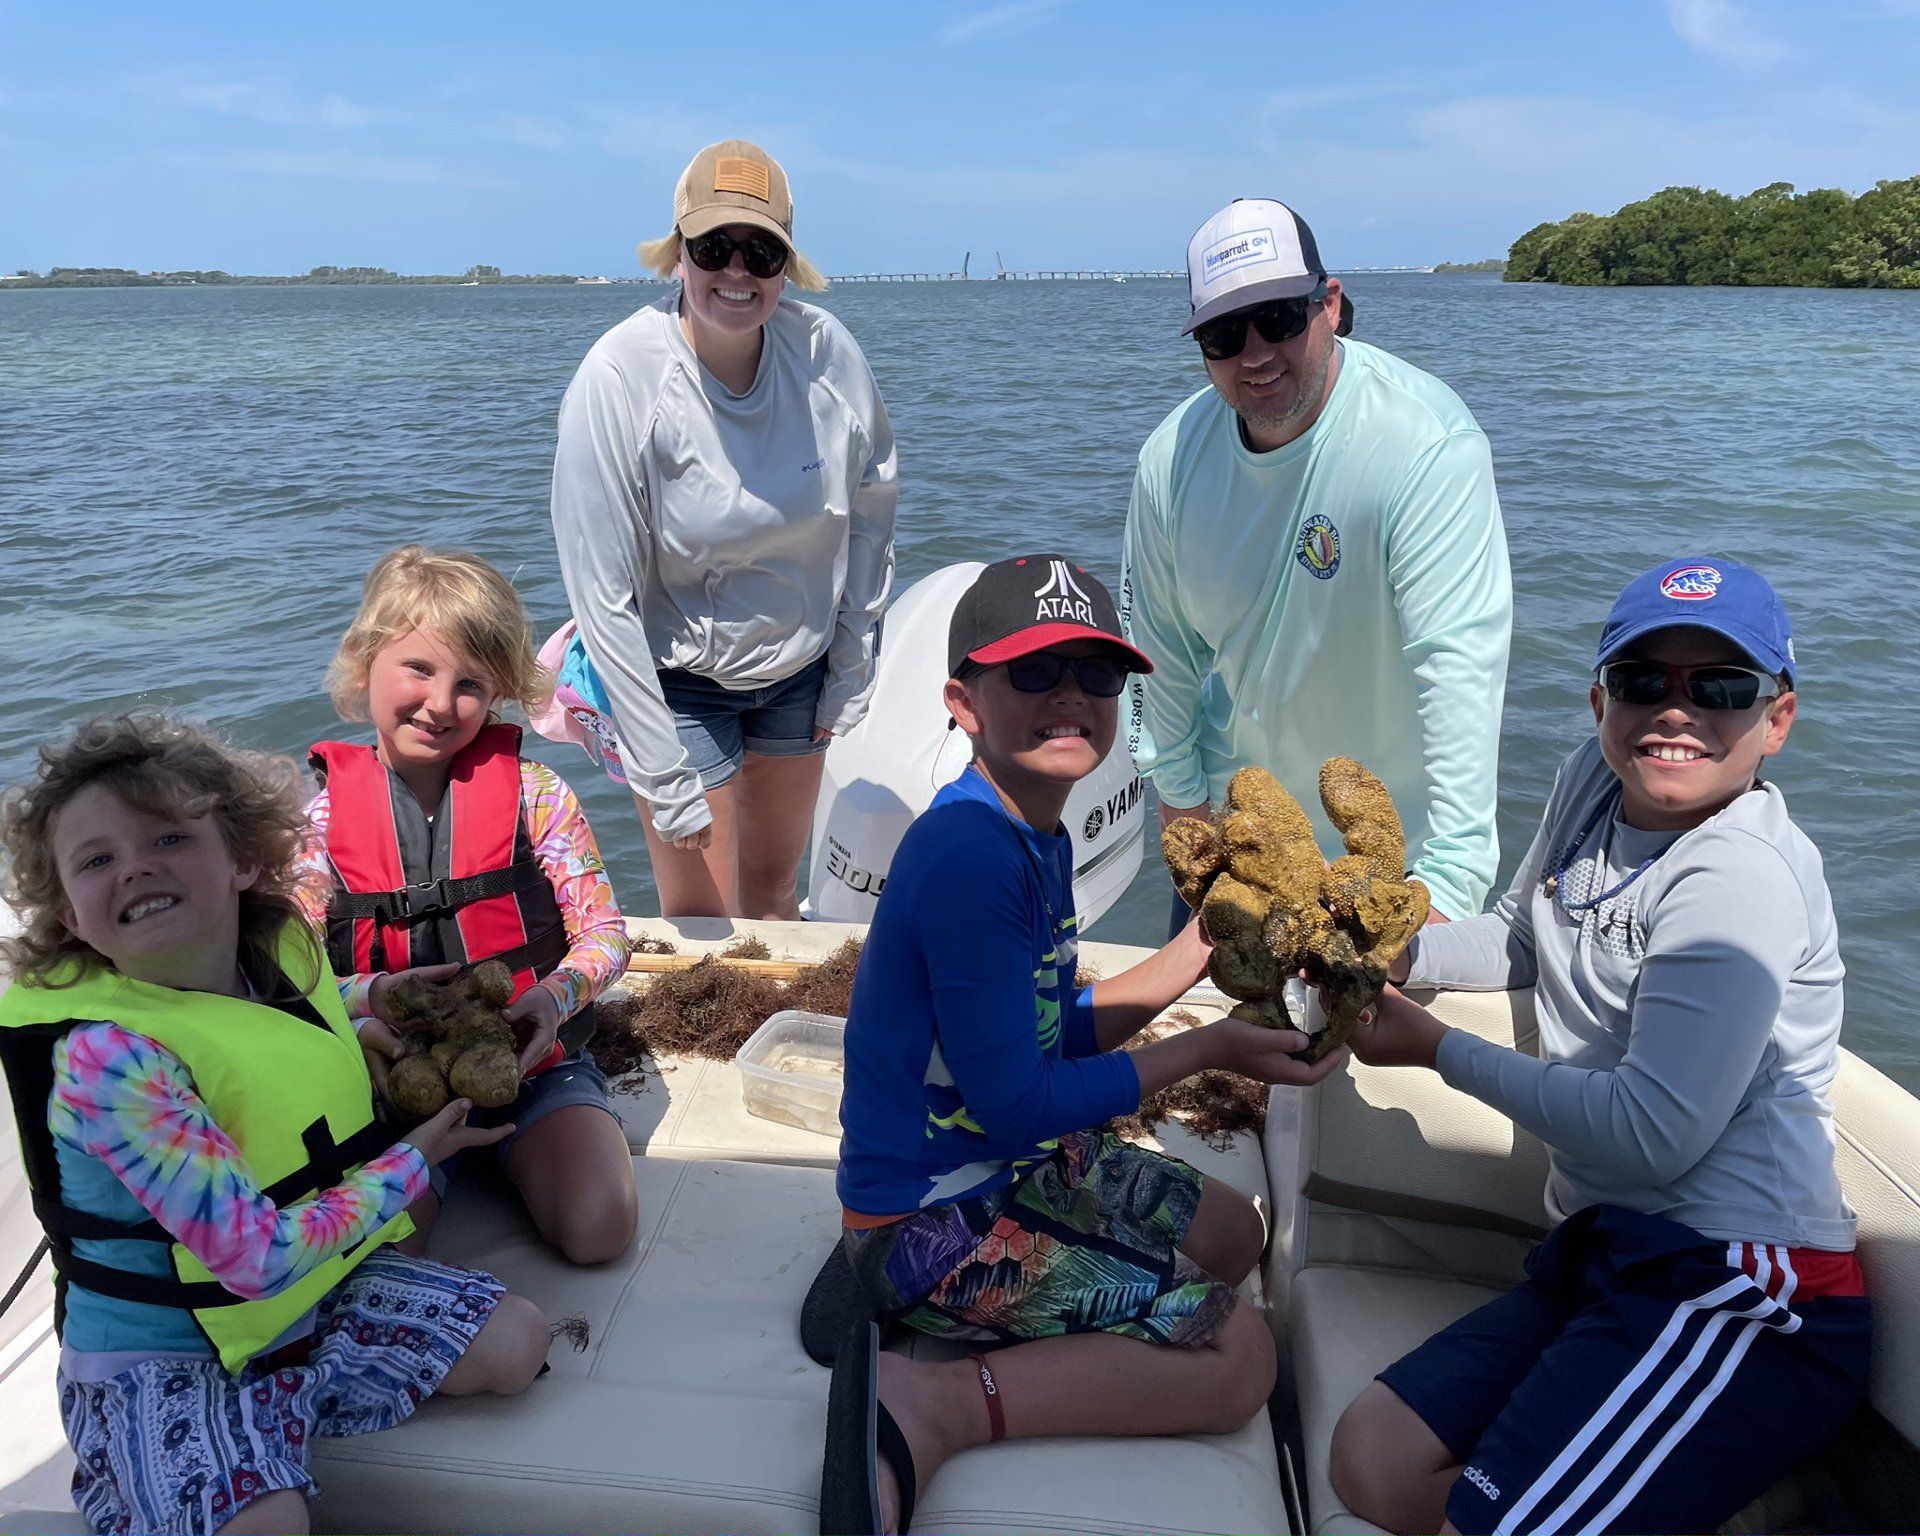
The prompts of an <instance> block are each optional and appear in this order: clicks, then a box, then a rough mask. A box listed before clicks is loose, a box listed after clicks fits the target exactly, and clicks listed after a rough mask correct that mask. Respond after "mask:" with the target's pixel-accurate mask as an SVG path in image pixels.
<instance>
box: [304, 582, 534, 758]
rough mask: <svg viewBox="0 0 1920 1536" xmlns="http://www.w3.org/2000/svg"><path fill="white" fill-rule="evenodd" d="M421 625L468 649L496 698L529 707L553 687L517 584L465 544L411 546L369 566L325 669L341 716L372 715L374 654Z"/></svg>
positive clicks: (457, 647) (460, 648)
mask: <svg viewBox="0 0 1920 1536" xmlns="http://www.w3.org/2000/svg"><path fill="white" fill-rule="evenodd" d="M416 629H431V630H433V631H434V632H435V633H437V634H438V635H439V636H440V637H441V638H442V639H443V640H445V641H446V642H447V643H448V644H449V645H451V646H452V647H453V648H454V649H455V650H457V651H460V652H461V653H463V654H464V655H465V656H466V657H467V658H468V659H469V660H471V661H472V662H473V664H474V665H475V666H476V667H478V668H479V669H480V670H481V671H482V672H484V673H486V674H487V677H488V679H489V680H490V681H491V682H492V683H493V691H494V695H495V697H496V698H498V699H510V700H512V701H513V702H514V703H516V704H518V705H519V706H520V707H521V708H522V709H524V710H527V711H528V712H532V711H534V710H537V709H539V708H540V707H541V705H543V704H544V703H545V702H546V701H547V699H548V698H549V697H550V696H551V695H552V693H553V684H552V680H551V679H550V678H549V677H548V676H547V673H546V670H545V669H544V668H543V667H542V666H541V665H540V658H539V657H538V656H536V655H535V654H534V649H533V635H532V632H531V631H530V630H529V629H528V627H527V610H526V607H525V605H524V604H522V603H521V601H520V594H519V593H518V592H516V591H514V590H513V583H512V582H510V581H508V580H507V578H506V577H505V576H503V575H501V574H500V572H499V570H497V569H496V568H495V567H493V566H491V565H489V564H488V563H487V562H486V561H484V560H482V559H481V558H480V557H479V556H478V555H470V554H468V553H467V552H466V551H465V550H464V549H428V548H427V547H426V546H425V545H423V544H407V545H403V546H402V547H401V548H399V549H396V550H394V551H393V552H392V553H391V554H386V555H382V556H381V557H380V558H379V560H377V561H376V562H375V563H374V567H373V569H372V570H370V571H368V572H367V579H366V583H365V584H364V585H363V586H362V587H361V589H360V610H359V612H357V613H356V614H354V616H353V622H352V623H351V624H349V625H348V626H347V632H346V633H345V634H344V635H342V636H341V637H340V649H339V650H338V651H336V652H335V653H334V657H333V661H332V663H331V664H330V665H329V666H328V667H327V694H328V696H329V697H330V698H332V700H333V707H334V709H335V710H337V711H338V712H339V715H340V718H341V719H343V720H364V719H366V718H367V678H368V677H369V675H370V674H371V673H372V671H373V658H374V657H376V656H378V655H379V654H380V650H381V647H383V646H385V645H386V644H387V643H388V642H389V641H392V640H397V639H399V638H400V637H401V636H402V635H406V634H411V633H412V632H413V631H414V630H416Z"/></svg>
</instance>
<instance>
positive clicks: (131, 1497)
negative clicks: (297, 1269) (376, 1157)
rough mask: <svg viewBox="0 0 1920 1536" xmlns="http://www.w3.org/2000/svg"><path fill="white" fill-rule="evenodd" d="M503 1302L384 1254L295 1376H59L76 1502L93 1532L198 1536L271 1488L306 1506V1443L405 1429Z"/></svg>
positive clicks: (420, 1262)
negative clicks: (290, 1491)
mask: <svg viewBox="0 0 1920 1536" xmlns="http://www.w3.org/2000/svg"><path fill="white" fill-rule="evenodd" d="M505 1291H506V1287H504V1286H503V1285H501V1284H500V1282H499V1281H497V1280H495V1279H494V1278H493V1276H491V1275H486V1274H482V1273H480V1272H479V1271H478V1270H472V1269H457V1268H455V1267H454V1266H453V1265H450V1264H436V1263H435V1262H433V1261H432V1260H431V1259H412V1258H408V1257H407V1256H406V1255H405V1254H403V1253H401V1252H400V1251H399V1250H398V1249H395V1248H390V1247H389V1248H383V1249H381V1250H380V1251H379V1252H378V1253H376V1254H374V1255H373V1256H372V1257H370V1258H368V1259H367V1260H366V1261H365V1262H364V1263H362V1264H361V1265H360V1266H359V1267H358V1268H357V1269H355V1270H354V1271H353V1273H352V1274H350V1275H349V1276H347V1278H346V1279H345V1280H344V1281H343V1282H342V1283H341V1284H339V1285H338V1286H336V1287H334V1289H333V1290H331V1291H329V1292H328V1293H327V1295H326V1296H325V1297H324V1298H323V1299H322V1300H321V1302H320V1305H319V1307H318V1309H317V1320H316V1322H315V1326H314V1332H313V1335H312V1343H313V1350H312V1353H311V1354H310V1355H309V1356H308V1357H307V1359H306V1361H305V1362H304V1363H303V1364H299V1365H290V1366H289V1365H282V1366H278V1367H276V1368H271V1369H269V1368H267V1367H265V1366H263V1365H259V1364H256V1365H251V1366H249V1367H248V1368H247V1369H246V1370H245V1371H243V1372H242V1373H241V1374H240V1375H239V1376H229V1375H228V1374H227V1373H226V1371H225V1369H224V1368H223V1367H222V1366H221V1364H220V1362H219V1361H218V1360H216V1359H213V1358H212V1357H211V1356H209V1357H206V1358H204V1359H202V1358H195V1357H182V1356H178V1355H175V1356H169V1357H165V1358H161V1359H154V1360H147V1361H143V1362H142V1363H140V1364H139V1365H136V1366H134V1367H132V1368H131V1369H129V1370H125V1371H122V1372H121V1373H120V1374H119V1375H117V1376H113V1377H110V1378H108V1379H107V1380H106V1381H101V1382H75V1381H69V1380H67V1379H66V1378H65V1376H62V1377H61V1378H60V1417H61V1419H62V1420H63V1421H64V1422H65V1424H66V1429H67V1439H68V1440H69V1441H70V1442H71V1443H72V1445H73V1450H74V1454H75V1456H76V1457H78V1458H79V1465H78V1467H76V1468H75V1470H74V1474H73V1502H74V1504H75V1505H76V1506H78V1508H79V1510H80V1513H81V1514H83V1515H85V1516H86V1518H87V1522H88V1524H90V1525H91V1526H92V1527H93V1528H94V1530H96V1531H101V1532H107V1531H113V1532H133V1531H142V1532H146V1531H151V1532H165V1533H180V1536H198V1533H202V1532H209V1531H216V1530H218V1529H219V1528H220V1527H221V1526H223V1525H225V1524H226V1523H227V1522H228V1521H229V1520H231V1519H232V1518H233V1517H234V1516H235V1515H236V1514H238V1513H239V1512H240V1511H241V1510H243V1509H245V1508H246V1507H247V1506H248V1505H249V1504H251V1503H253V1502H254V1501H255V1500H257V1499H259V1498H262V1497H264V1496H265V1495H266V1494H269V1493H272V1492H275V1491H276V1490H278V1489H282V1488H297V1489H299V1490H301V1491H302V1492H304V1493H306V1494H307V1495H309V1496H312V1494H313V1493H315V1492H316V1491H317V1490H316V1488H315V1485H314V1481H313V1479H312V1477H310V1476H309V1475H308V1473H307V1443H308V1442H309V1441H310V1440H312V1439H313V1438H314V1437H316V1436H319V1435H364V1434H371V1433H372V1432H373V1431H375V1430H381V1429H391V1428H392V1427H393V1426H394V1425H396V1424H399V1423H401V1422H402V1421H404V1420H405V1419H407V1418H409V1417H410V1416H411V1415H412V1413H413V1410H414V1409H415V1408H417V1407H418V1406H419V1405H420V1404H421V1403H422V1402H424V1401H425V1400H426V1399H427V1398H429V1397H431V1396H432V1395H433V1393H434V1391H435V1389H437V1388H438V1387H439V1385H440V1383H441V1382H442V1381H444V1380H445V1379H446V1375H447V1372H448V1371H450V1370H452V1369H453V1367H454V1364H455V1362H456V1361H458V1360H459V1358H460V1357H461V1355H463V1354H465V1353H466V1351H467V1348H468V1346H469V1345H471V1344H472V1343H473V1341H474V1338H475V1337H476V1336H477V1335H478V1334H479V1332H480V1329H481V1327H482V1326H483V1325H484V1324H485V1323H486V1320H487V1318H488V1317H490V1316H491V1315H492V1313H493V1309H494V1306H495V1304H496V1303H497V1302H498V1301H499V1300H500V1298H501V1296H502V1295H504V1294H505Z"/></svg>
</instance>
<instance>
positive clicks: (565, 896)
mask: <svg viewBox="0 0 1920 1536" xmlns="http://www.w3.org/2000/svg"><path fill="white" fill-rule="evenodd" d="M520 812H521V814H522V815H523V816H524V817H525V818H526V822H527V840H528V841H529V842H530V843H532V844H533V857H534V859H535V861H536V862H537V863H538V864H539V865H540V868H541V869H542V870H543V871H544V872H545V873H546V877H547V883H548V884H549V885H551V886H552V887H553V899H554V901H555V902H557V903H558V904H559V907H560V916H561V920H562V921H563V922H565V924H566V927H567V943H568V949H567V953H566V958H564V959H563V960H562V961H561V962H560V964H559V965H558V966H557V967H555V969H554V970H553V971H552V972H550V973H549V974H548V975H546V976H545V977H543V978H541V981H540V985H541V986H543V987H545V988H546V989H547V990H548V991H549V992H551V993H553V996H554V1001H556V1002H557V1003H559V1004H560V1017H561V1018H562V1019H570V1018H572V1017H573V1016H574V1015H575V1014H576V1013H578V1012H579V1011H580V1010H581V1009H582V1008H584V1007H586V1005H587V1004H588V1003H590V1002H592V1001H593V1000H594V999H595V998H596V997H598V996H599V995H600V994H601V993H602V992H604V991H606V989H607V988H608V987H610V986H612V985H613V983H614V982H616V981H618V980H619V979H620V977H621V975H622V974H623V973H624V972H625V971H626V968H627V952H628V948H629V942H628V939H627V929H626V925H625V923H623V922H622V921H621V918H620V903H619V902H618V901H617V900H616V899H615V897H614V894H613V885H612V883H611V882H610V881H609V880H608V879H607V868H606V865H605V864H603V863H602V862H601V859H600V849H599V847H598V846H597V845H596V844H595V842H594V840H593V829H592V828H591V827H589V826H588V825H587V816H586V812H584V811H583V810H581V809H580V802H579V800H578V799H577V798H576V797H575V795H574V793H573V790H572V789H571V788H570V787H569V786H568V784H567V781H566V780H565V779H563V778H561V777H560V775H559V774H557V773H555V772H554V771H553V770H552V769H551V768H548V767H547V766H545V765H544V764H542V763H536V762H531V761H529V760H528V759H526V758H522V759H521V760H520ZM332 819H333V806H332V802H331V801H330V800H329V799H328V798H327V792H326V791H325V790H324V789H323V790H321V791H320V792H319V793H318V794H317V795H315V796H314V797H313V799H312V800H310V801H308V802H307V822H308V833H307V846H306V849H305V851H304V852H303V853H302V854H301V856H300V867H301V869H302V871H303V872H304V873H305V874H306V875H307V877H308V878H307V879H306V880H305V881H304V882H303V883H302V885H301V887H300V890H299V892H298V896H297V899H298V901H299V903H300V910H301V911H302V912H304V913H305V914H306V917H307V921H308V922H310V923H312V924H313V925H314V927H315V928H317V929H320V930H322V931H323V932H324V931H325V928H326V923H327V897H328V894H329V893H330V892H331V890H332V886H333V876H332V872H331V871H330V870H329V869H328V867H327V829H328V827H329V825H330V824H331V822H332ZM372 985H373V977H372V976H347V977H342V978H341V982H340V996H341V1000H342V1001H343V1002H344V1003H345V1004H346V1006H347V1013H348V1015H349V1016H350V1017H352V1018H356V1019H360V1018H365V1017H366V1016H367V1015H368V1014H369V1013H370V1012H371V1011H372V1010H371V1009H370V1008H369V1007H368V1006H367V990H368V988H369V987H371V986H372Z"/></svg>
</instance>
